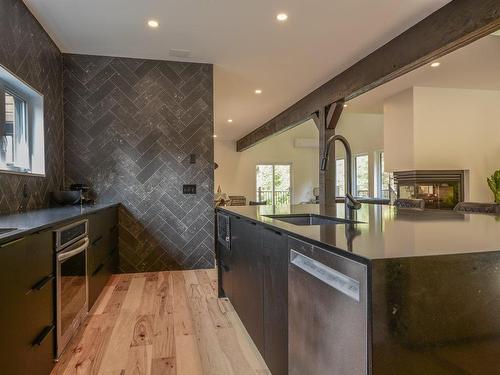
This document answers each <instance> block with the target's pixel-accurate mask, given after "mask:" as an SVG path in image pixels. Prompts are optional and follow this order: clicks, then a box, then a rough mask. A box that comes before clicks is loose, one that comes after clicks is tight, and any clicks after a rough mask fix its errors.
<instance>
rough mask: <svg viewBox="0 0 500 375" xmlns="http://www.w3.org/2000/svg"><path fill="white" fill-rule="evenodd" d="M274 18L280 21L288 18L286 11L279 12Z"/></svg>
mask: <svg viewBox="0 0 500 375" xmlns="http://www.w3.org/2000/svg"><path fill="white" fill-rule="evenodd" d="M276 19H277V20H278V21H280V22H285V21H286V20H287V19H288V15H287V14H286V13H280V14H278V15H277V16H276Z"/></svg>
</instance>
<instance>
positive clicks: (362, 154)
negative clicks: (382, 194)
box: [352, 152, 370, 198]
mask: <svg viewBox="0 0 500 375" xmlns="http://www.w3.org/2000/svg"><path fill="white" fill-rule="evenodd" d="M362 156H366V157H367V158H368V167H367V170H368V179H367V181H368V195H367V196H366V197H369V196H370V155H369V153H367V152H362V153H359V154H356V155H354V156H353V160H352V165H353V166H354V173H353V174H354V176H353V180H354V181H353V189H352V190H353V195H354V196H355V197H359V198H363V197H361V196H360V195H359V194H358V173H357V172H358V163H357V161H358V158H359V157H362Z"/></svg>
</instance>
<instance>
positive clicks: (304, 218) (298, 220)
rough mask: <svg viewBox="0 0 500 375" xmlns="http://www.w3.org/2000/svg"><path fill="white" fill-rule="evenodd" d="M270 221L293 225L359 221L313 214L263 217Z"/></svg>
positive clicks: (353, 222)
mask: <svg viewBox="0 0 500 375" xmlns="http://www.w3.org/2000/svg"><path fill="white" fill-rule="evenodd" d="M265 216H266V217H268V218H270V219H275V220H280V221H285V222H287V223H290V224H295V225H328V224H357V223H360V222H359V221H351V220H345V219H338V218H335V217H328V216H321V215H315V214H291V215H265Z"/></svg>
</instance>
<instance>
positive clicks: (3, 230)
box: [0, 228, 17, 236]
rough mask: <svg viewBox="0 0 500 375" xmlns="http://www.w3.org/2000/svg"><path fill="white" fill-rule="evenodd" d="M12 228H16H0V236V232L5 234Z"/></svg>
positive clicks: (12, 229)
mask: <svg viewBox="0 0 500 375" xmlns="http://www.w3.org/2000/svg"><path fill="white" fill-rule="evenodd" d="M14 230H17V228H0V236H1V235H2V234H6V233H9V232H12V231H14Z"/></svg>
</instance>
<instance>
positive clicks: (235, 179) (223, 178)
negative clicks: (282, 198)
mask: <svg viewBox="0 0 500 375" xmlns="http://www.w3.org/2000/svg"><path fill="white" fill-rule="evenodd" d="M295 138H315V139H317V140H318V142H319V132H318V129H317V128H316V125H315V124H314V122H313V121H312V120H310V121H307V122H305V123H303V124H301V125H299V126H296V127H295V128H293V129H290V130H288V131H286V132H283V133H281V134H279V135H276V136H274V137H272V138H270V139H268V140H266V141H264V142H262V143H259V144H257V145H255V146H254V147H251V148H250V149H248V150H245V151H243V152H236V145H235V142H234V141H219V140H216V141H215V162H216V163H217V164H218V165H219V168H217V169H216V170H215V189H217V187H218V186H220V187H221V189H222V191H224V192H226V193H228V194H229V195H243V196H245V197H246V198H247V202H248V201H249V200H256V186H255V182H256V181H255V178H256V176H255V167H256V166H257V164H265V163H292V203H294V204H297V203H300V202H305V201H309V200H310V199H311V198H313V193H312V191H313V188H315V187H318V186H319V148H295V147H294V139H295Z"/></svg>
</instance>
